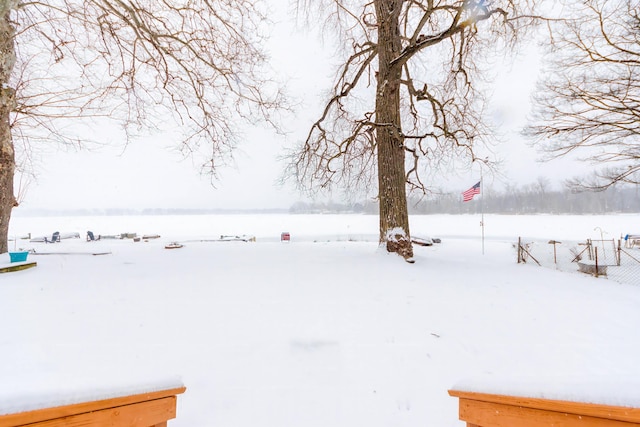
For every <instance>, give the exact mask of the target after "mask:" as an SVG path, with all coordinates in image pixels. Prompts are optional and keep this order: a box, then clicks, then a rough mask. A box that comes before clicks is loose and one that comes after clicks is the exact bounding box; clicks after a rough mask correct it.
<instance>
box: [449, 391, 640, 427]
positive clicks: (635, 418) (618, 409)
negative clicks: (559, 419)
mask: <svg viewBox="0 0 640 427" xmlns="http://www.w3.org/2000/svg"><path fill="white" fill-rule="evenodd" d="M449 394H450V395H451V396H455V397H458V398H460V399H468V400H473V401H480V402H492V403H500V404H505V405H512V406H519V407H525V408H532V409H541V410H547V411H554V412H562V413H568V414H578V415H583V416H590V417H595V418H606V419H611V420H618V421H627V422H631V423H639V424H640V409H639V408H627V407H623V406H610V405H599V404H595V403H583V402H569V401H564V400H548V399H537V398H528V397H518V396H504V395H499V394H485V393H473V392H463V391H457V390H450V391H449Z"/></svg>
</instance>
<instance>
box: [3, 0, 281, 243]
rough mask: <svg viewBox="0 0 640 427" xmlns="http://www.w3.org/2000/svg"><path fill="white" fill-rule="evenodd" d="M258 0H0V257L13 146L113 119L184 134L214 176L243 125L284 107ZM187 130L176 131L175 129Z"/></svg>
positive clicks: (70, 138)
mask: <svg viewBox="0 0 640 427" xmlns="http://www.w3.org/2000/svg"><path fill="white" fill-rule="evenodd" d="M266 10H267V7H266V5H264V4H263V2H262V1H261V0H220V1H215V2H213V1H211V0H179V1H173V0H172V1H169V0H54V1H47V2H35V1H34V2H30V1H18V0H0V13H1V14H2V15H1V16H0V105H1V106H2V109H1V110H0V112H1V115H0V156H1V157H0V252H5V251H6V250H7V232H8V225H9V219H10V215H11V208H12V207H13V206H14V205H15V204H16V200H15V197H14V195H13V191H14V189H13V182H12V181H13V175H14V168H15V154H16V150H29V149H31V148H32V147H34V146H37V145H38V144H50V143H51V142H52V141H61V142H66V143H71V144H74V145H82V144H83V140H82V139H80V138H79V137H78V136H77V135H78V134H77V132H76V129H77V128H78V127H82V126H85V127H88V126H91V122H86V121H85V122H84V123H83V120H86V119H90V120H92V121H98V122H102V121H114V120H115V121H117V122H118V123H119V124H120V125H121V126H122V128H123V129H124V130H125V132H126V137H127V138H129V137H131V136H132V135H133V134H135V133H136V132H141V131H143V130H144V129H157V130H159V131H166V132H171V133H172V134H176V135H179V137H180V139H179V141H181V144H182V145H181V149H182V150H183V151H184V153H185V154H195V153H198V154H199V155H200V156H201V158H202V160H201V166H202V168H203V170H204V171H205V172H208V173H211V174H212V177H213V178H215V174H216V171H217V170H218V169H219V167H220V165H221V164H224V162H225V161H227V160H229V159H230V157H231V155H232V151H233V148H234V147H235V145H236V142H237V129H238V127H237V125H238V124H239V123H240V121H248V122H254V121H256V120H266V121H267V122H270V123H274V122H273V120H272V118H273V116H272V115H273V113H274V112H276V111H278V110H279V109H280V108H281V107H282V106H283V105H284V104H283V102H284V98H283V95H282V93H281V91H280V89H279V86H278V85H277V84H275V82H274V81H273V80H272V79H270V77H269V76H270V74H269V70H268V69H267V68H266V67H265V63H266V61H265V60H266V57H265V55H264V54H263V51H262V43H263V41H264V39H265V36H266V34H267V31H268V29H269V27H268V24H269V22H268V21H267V20H266ZM178 130H179V131H180V132H179V133H178V132H177V131H178Z"/></svg>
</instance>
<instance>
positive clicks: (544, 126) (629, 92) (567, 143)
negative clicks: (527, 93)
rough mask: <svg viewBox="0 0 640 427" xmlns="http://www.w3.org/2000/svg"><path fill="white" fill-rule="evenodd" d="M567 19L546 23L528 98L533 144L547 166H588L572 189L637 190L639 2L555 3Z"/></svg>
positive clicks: (594, 0)
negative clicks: (535, 82)
mask: <svg viewBox="0 0 640 427" xmlns="http://www.w3.org/2000/svg"><path fill="white" fill-rule="evenodd" d="M561 5H563V6H564V7H565V9H566V10H568V9H569V8H570V10H571V11H572V13H571V17H570V18H566V19H562V20H557V21H550V22H549V30H550V33H551V43H550V45H549V50H550V51H549V52H548V54H547V55H546V58H547V59H548V64H547V65H548V66H547V70H546V73H545V74H544V75H543V77H542V79H541V81H540V83H539V91H538V93H537V94H536V96H535V100H534V101H535V104H534V105H535V108H534V114H533V117H532V119H533V121H532V122H531V124H530V125H529V126H528V128H527V129H526V130H525V133H526V134H527V135H529V136H531V137H533V138H534V139H535V141H536V144H537V145H538V146H539V147H541V148H542V149H543V151H544V153H545V154H546V158H547V160H550V159H554V158H558V157H561V156H566V155H569V154H571V155H575V156H578V157H580V158H581V160H584V161H587V162H590V163H591V164H593V165H594V169H595V172H594V174H593V175H591V176H589V177H578V178H575V179H571V180H569V181H568V184H569V185H570V186H572V187H574V188H575V189H576V190H578V191H579V190H585V189H590V190H603V189H605V188H607V187H609V186H611V185H614V184H616V183H624V182H627V183H635V184H637V183H640V175H639V174H638V172H639V171H640V1H638V0H627V1H617V0H616V1H612V0H609V1H606V0H586V1H573V0H572V1H562V2H561Z"/></svg>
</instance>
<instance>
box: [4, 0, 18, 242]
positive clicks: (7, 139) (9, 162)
mask: <svg viewBox="0 0 640 427" xmlns="http://www.w3.org/2000/svg"><path fill="white" fill-rule="evenodd" d="M14 4H15V1H13V0H0V253H4V252H7V251H8V246H9V244H8V237H9V220H10V219H11V210H12V209H13V207H14V206H15V205H16V199H15V196H14V194H13V175H14V172H15V151H14V146H13V139H12V138H11V126H10V114H11V111H12V110H13V108H14V103H15V91H14V90H13V89H12V88H11V86H10V85H9V79H10V77H11V72H12V71H13V66H14V64H15V48H14V29H13V26H12V25H11V22H10V13H11V10H12V8H13V6H14Z"/></svg>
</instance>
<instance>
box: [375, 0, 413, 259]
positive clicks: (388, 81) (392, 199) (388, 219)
mask: <svg viewBox="0 0 640 427" xmlns="http://www.w3.org/2000/svg"><path fill="white" fill-rule="evenodd" d="M401 7H402V0H376V1H375V8H376V15H377V20H378V61H379V64H378V81H377V92H376V124H377V128H376V143H377V150H378V152H377V155H378V192H379V194H378V197H379V201H380V243H381V244H383V243H384V244H386V248H387V251H389V252H396V253H397V254H398V255H401V256H402V257H404V258H405V259H406V260H408V261H413V248H412V246H411V237H410V233H409V213H408V210H407V194H406V177H405V163H404V162H405V152H404V140H403V136H402V126H401V121H400V83H401V82H400V79H401V77H402V68H401V67H400V66H399V65H394V66H392V65H391V62H392V61H393V59H394V58H396V57H398V56H399V54H400V51H401V49H402V45H401V39H400V30H399V27H398V22H399V14H400V10H401Z"/></svg>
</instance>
